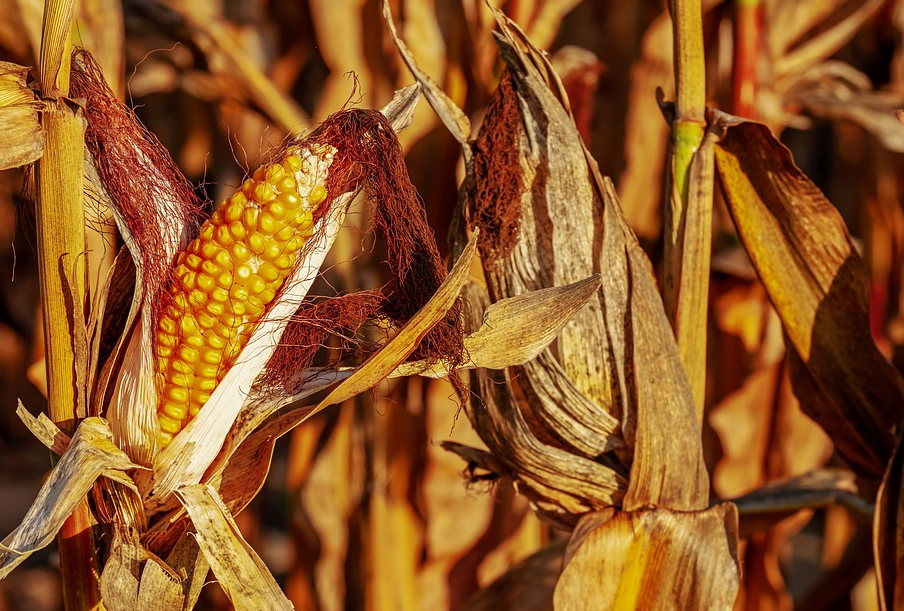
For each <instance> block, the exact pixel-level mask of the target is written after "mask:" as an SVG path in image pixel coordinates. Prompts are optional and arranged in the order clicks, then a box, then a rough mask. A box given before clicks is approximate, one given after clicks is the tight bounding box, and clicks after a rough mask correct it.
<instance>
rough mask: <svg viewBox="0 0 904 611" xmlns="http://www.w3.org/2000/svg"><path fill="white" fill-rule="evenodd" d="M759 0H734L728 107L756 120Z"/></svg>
mask: <svg viewBox="0 0 904 611" xmlns="http://www.w3.org/2000/svg"><path fill="white" fill-rule="evenodd" d="M761 6H762V2H761V1H760V0H736V2H735V24H734V33H735V35H734V73H733V75H732V85H731V108H732V112H734V114H736V115H738V116H739V117H746V118H748V119H756V114H757V112H756V87H757V78H756V69H757V60H758V58H759V49H760V24H761V20H760V15H761Z"/></svg>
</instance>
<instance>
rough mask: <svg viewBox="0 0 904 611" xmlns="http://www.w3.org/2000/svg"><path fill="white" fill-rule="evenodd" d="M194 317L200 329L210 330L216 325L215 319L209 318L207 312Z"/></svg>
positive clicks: (213, 317) (214, 317)
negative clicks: (196, 318)
mask: <svg viewBox="0 0 904 611" xmlns="http://www.w3.org/2000/svg"><path fill="white" fill-rule="evenodd" d="M196 316H197V317H198V325H200V326H201V328H202V329H212V328H213V326H214V325H215V324H217V320H218V319H217V317H216V316H211V315H210V314H208V313H207V312H198V313H197V314H196Z"/></svg>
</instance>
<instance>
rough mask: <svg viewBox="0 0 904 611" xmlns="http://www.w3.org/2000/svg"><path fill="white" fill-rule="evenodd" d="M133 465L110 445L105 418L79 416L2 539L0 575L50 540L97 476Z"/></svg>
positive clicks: (134, 466)
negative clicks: (59, 453) (15, 523)
mask: <svg viewBox="0 0 904 611" xmlns="http://www.w3.org/2000/svg"><path fill="white" fill-rule="evenodd" d="M136 467H137V465H135V464H134V463H133V462H132V461H131V460H129V457H128V456H126V455H125V453H124V452H123V451H122V450H120V449H119V448H118V447H116V445H114V443H113V434H112V433H111V431H110V428H109V426H108V425H107V423H106V422H104V421H103V420H102V419H100V418H86V419H85V420H83V421H82V422H81V424H79V426H78V428H77V429H76V430H75V434H74V435H73V437H72V440H71V441H70V442H69V445H68V448H67V449H66V451H65V452H64V453H63V455H62V457H61V458H60V461H59V462H58V463H57V465H56V467H54V469H53V471H51V472H50V476H49V477H48V478H47V481H45V482H44V485H43V486H41V490H40V492H39V493H38V496H37V498H36V499H35V501H34V503H33V504H32V506H31V508H30V509H29V510H28V513H27V514H25V517H24V518H23V519H22V523H21V524H20V525H19V526H18V527H17V528H16V530H14V531H13V532H12V533H11V534H10V535H9V536H7V537H6V538H5V539H4V540H3V542H2V549H0V578H3V577H5V576H6V575H8V574H9V572H10V571H12V570H13V569H14V568H15V567H16V566H18V565H19V564H20V563H22V562H23V561H24V560H25V559H26V558H28V556H30V555H31V553H32V552H34V551H36V550H39V549H42V548H43V547H45V546H46V545H47V544H49V543H50V542H51V541H52V540H53V537H54V536H55V535H56V533H57V531H59V530H60V527H61V526H62V525H63V522H64V521H65V520H66V518H67V517H68V516H69V514H71V513H72V510H73V509H74V508H75V506H76V505H77V504H78V503H79V502H81V501H82V499H84V498H85V495H86V494H87V493H88V491H89V490H90V489H91V487H92V486H93V485H94V481H95V480H96V479H97V478H99V477H100V476H101V475H103V474H104V473H106V472H109V471H113V470H117V471H126V470H129V469H134V468H136Z"/></svg>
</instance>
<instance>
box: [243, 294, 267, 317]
mask: <svg viewBox="0 0 904 611" xmlns="http://www.w3.org/2000/svg"><path fill="white" fill-rule="evenodd" d="M244 305H245V315H246V316H251V317H252V318H256V317H258V316H260V315H261V314H263V313H264V304H262V303H261V301H260V299H257V298H255V297H248V299H247V300H245V302H244Z"/></svg>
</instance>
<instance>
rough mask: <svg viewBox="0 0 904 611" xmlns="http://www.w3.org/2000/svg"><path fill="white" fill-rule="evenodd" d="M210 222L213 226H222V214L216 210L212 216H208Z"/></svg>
mask: <svg viewBox="0 0 904 611" xmlns="http://www.w3.org/2000/svg"><path fill="white" fill-rule="evenodd" d="M210 222H211V223H213V224H214V225H222V224H223V213H222V212H220V211H219V210H217V211H216V212H214V213H213V214H211V215H210Z"/></svg>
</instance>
